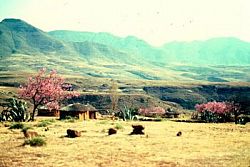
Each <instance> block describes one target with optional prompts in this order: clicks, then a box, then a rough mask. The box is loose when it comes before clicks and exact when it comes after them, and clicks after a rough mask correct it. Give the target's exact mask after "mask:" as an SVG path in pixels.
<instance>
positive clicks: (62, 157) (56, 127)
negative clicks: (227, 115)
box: [0, 118, 250, 167]
mask: <svg viewBox="0 0 250 167" xmlns="http://www.w3.org/2000/svg"><path fill="white" fill-rule="evenodd" d="M39 119H41V118H39ZM26 124H29V125H30V126H33V127H34V129H33V130H35V131H37V132H38V133H39V134H41V135H42V136H44V138H45V140H46V142H47V145H46V146H43V147H30V146H22V144H23V143H24V137H23V134H22V133H21V132H20V130H9V129H8V128H7V127H4V124H0V126H1V127H0V148H1V151H0V166H3V167H4V166H8V167H9V166H20V167H22V166H25V167H31V166H32V167H33V166H38V167H39V166H49V167H50V166H51V167H52V166H100V167H102V166H109V167H112V166H114V167H115V166H152V167H154V166H162V167H164V166H171V167H175V166H197V167H199V166H202V167H203V166H209V167H210V166H211V167H213V166H215V167H217V166H226V167H230V166H232V167H235V166H239V167H249V166H250V124H247V125H244V126H243V125H235V124H233V123H225V124H203V123H180V122H172V121H162V122H122V121H110V120H90V121H85V122H74V123H69V122H64V121H56V122H55V123H53V124H51V125H49V131H44V129H45V128H44V127H36V124H37V122H33V123H26ZM117 124H118V125H117ZM132 124H142V125H144V126H145V133H146V134H145V135H138V136H131V135H129V133H130V132H131V131H132V127H131V125H132ZM115 126H119V127H123V129H119V130H118V133H117V134H116V135H112V136H108V135H107V130H108V128H110V127H115ZM67 128H72V129H75V130H81V131H84V132H82V136H81V137H79V138H67V137H65V135H66V130H67ZM178 131H182V136H180V137H177V136H176V133H177V132H178Z"/></svg>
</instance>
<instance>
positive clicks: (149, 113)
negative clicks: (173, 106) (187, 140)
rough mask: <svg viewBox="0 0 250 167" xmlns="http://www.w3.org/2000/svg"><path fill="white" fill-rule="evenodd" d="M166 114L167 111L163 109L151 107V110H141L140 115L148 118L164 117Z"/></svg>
mask: <svg viewBox="0 0 250 167" xmlns="http://www.w3.org/2000/svg"><path fill="white" fill-rule="evenodd" d="M165 113H166V111H165V109H164V108H162V107H150V108H140V109H139V115H143V116H146V117H162V116H164V115H165Z"/></svg>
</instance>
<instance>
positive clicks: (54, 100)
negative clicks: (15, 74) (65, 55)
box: [19, 68, 78, 121]
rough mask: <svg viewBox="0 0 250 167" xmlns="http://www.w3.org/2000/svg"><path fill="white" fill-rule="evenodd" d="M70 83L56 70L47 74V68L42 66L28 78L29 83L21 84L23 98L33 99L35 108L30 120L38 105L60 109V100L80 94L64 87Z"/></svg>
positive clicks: (20, 90)
mask: <svg viewBox="0 0 250 167" xmlns="http://www.w3.org/2000/svg"><path fill="white" fill-rule="evenodd" d="M68 86H70V85H68V84H65V83H64V79H63V78H61V77H59V76H58V75H57V73H56V71H55V70H52V71H50V73H49V74H48V75H46V69H45V68H42V69H40V70H39V72H38V74H37V75H36V76H34V77H30V78H29V79H28V83H27V84H25V85H21V86H20V88H19V95H20V97H22V98H23V99H26V100H31V102H32V103H33V110H32V115H31V118H30V120H32V121H34V116H35V111H36V109H37V107H38V106H40V105H46V106H47V107H48V109H49V110H52V109H56V110H58V109H59V101H60V100H63V99H65V98H71V97H74V96H78V93H76V92H72V91H71V92H68V91H65V89H64V87H68Z"/></svg>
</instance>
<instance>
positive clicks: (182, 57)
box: [0, 18, 250, 82]
mask: <svg viewBox="0 0 250 167" xmlns="http://www.w3.org/2000/svg"><path fill="white" fill-rule="evenodd" d="M0 44H1V45H0V57H1V62H0V71H8V70H9V71H11V70H34V69H37V68H39V67H41V66H49V67H51V68H55V67H57V68H59V69H60V70H62V71H64V72H67V73H69V74H70V73H72V72H78V73H79V74H81V75H87V76H91V77H103V78H115V77H119V78H130V79H145V80H172V81H175V80H184V81H190V80H191V81H192V80H198V81H204V80H205V81H209V82H227V81H239V80H240V81H247V82H249V81H250V74H248V73H247V72H246V71H248V70H249V66H250V43H249V42H245V41H242V40H239V39H237V38H232V37H228V38H213V39H209V40H206V41H193V42H169V43H166V44H164V45H163V46H161V47H153V46H151V45H150V44H148V43H147V42H145V41H143V40H141V39H139V38H137V37H134V36H128V37H125V38H121V37H118V36H115V35H112V34H110V33H105V32H101V33H93V32H78V31H68V30H56V31H51V32H44V31H42V30H40V29H39V28H36V27H34V26H32V25H31V24H28V23H26V22H25V21H23V20H20V19H12V18H10V19H4V20H2V21H1V22H0ZM23 57H26V58H25V59H23ZM33 57H36V58H35V60H33ZM17 60H19V61H21V62H18V61H17ZM243 66H244V67H243Z"/></svg>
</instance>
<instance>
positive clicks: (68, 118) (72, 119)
mask: <svg viewBox="0 0 250 167" xmlns="http://www.w3.org/2000/svg"><path fill="white" fill-rule="evenodd" d="M76 120H78V118H76V117H72V116H66V117H65V119H63V121H65V122H70V123H74V122H75V121H76Z"/></svg>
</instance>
